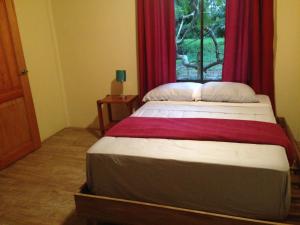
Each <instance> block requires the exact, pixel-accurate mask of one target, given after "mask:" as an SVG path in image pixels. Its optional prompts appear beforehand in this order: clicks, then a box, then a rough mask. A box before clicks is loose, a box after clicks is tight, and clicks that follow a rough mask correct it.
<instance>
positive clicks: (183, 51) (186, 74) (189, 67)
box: [175, 0, 200, 80]
mask: <svg viewBox="0 0 300 225" xmlns="http://www.w3.org/2000/svg"><path fill="white" fill-rule="evenodd" d="M197 2H198V0H195V1H194V0H178V1H176V0H175V13H176V34H177V37H176V43H177V60H176V74H177V80H199V79H200V77H199V71H198V70H199V65H198V64H199V60H198V54H199V50H200V39H199V37H200V17H199V9H198V7H197ZM195 3H196V4H195Z"/></svg>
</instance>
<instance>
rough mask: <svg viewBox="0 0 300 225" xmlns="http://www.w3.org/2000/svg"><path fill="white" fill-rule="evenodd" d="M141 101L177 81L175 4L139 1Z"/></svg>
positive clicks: (155, 0) (159, 0) (170, 1)
mask: <svg viewBox="0 0 300 225" xmlns="http://www.w3.org/2000/svg"><path fill="white" fill-rule="evenodd" d="M137 14H138V15H137V17H138V62H139V89H140V97H143V96H144V95H145V94H146V93H147V92H148V91H149V90H151V89H153V88H155V87H157V86H158V85H161V84H164V83H169V82H175V81H176V45H175V8H174V0H137Z"/></svg>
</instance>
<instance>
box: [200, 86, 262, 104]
mask: <svg viewBox="0 0 300 225" xmlns="http://www.w3.org/2000/svg"><path fill="white" fill-rule="evenodd" d="M201 100H202V101H209V102H237V103H251V102H258V99H257V97H256V95H255V92H254V91H253V89H252V88H251V87H249V86H248V85H246V84H242V83H234V82H208V83H205V84H203V86H202V93H201Z"/></svg>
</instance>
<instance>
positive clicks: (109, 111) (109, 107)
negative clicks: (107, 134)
mask: <svg viewBox="0 0 300 225" xmlns="http://www.w3.org/2000/svg"><path fill="white" fill-rule="evenodd" d="M107 111H108V120H109V123H111V122H112V112H111V104H110V103H107Z"/></svg>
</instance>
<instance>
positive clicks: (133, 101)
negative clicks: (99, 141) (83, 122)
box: [97, 95, 138, 135]
mask: <svg viewBox="0 0 300 225" xmlns="http://www.w3.org/2000/svg"><path fill="white" fill-rule="evenodd" d="M137 100H138V95H123V96H120V95H107V96H106V97H105V98H103V99H100V100H98V101H97V107H98V119H99V128H100V132H101V135H104V134H105V131H106V130H108V129H109V128H111V127H112V126H113V125H114V124H116V122H118V120H113V118H112V112H111V104H125V105H126V106H127V109H128V111H129V113H130V114H131V113H133V112H134V110H135V109H136V107H137ZM103 104H107V110H108V121H109V124H108V126H107V127H105V126H104V120H103V111H102V105H103Z"/></svg>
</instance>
